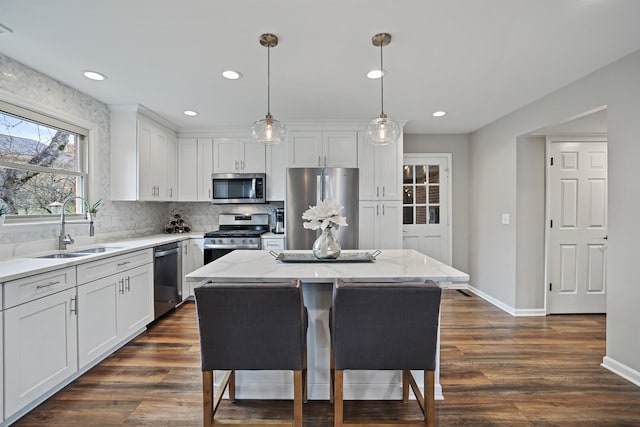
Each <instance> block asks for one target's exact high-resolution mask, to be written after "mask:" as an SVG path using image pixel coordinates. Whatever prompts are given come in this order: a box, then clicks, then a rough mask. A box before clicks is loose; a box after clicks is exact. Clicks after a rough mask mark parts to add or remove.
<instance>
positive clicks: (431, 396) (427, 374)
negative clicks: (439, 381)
mask: <svg viewBox="0 0 640 427" xmlns="http://www.w3.org/2000/svg"><path fill="white" fill-rule="evenodd" d="M435 383H436V382H435V373H434V371H426V370H425V371H424V400H425V406H426V409H427V410H426V413H425V417H424V419H425V425H427V426H429V427H435V425H436V400H435V385H436V384H435Z"/></svg>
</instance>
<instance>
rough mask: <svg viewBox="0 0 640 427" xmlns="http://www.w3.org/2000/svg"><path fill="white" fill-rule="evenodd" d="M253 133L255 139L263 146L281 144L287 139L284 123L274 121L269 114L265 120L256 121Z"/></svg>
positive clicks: (252, 127) (252, 129)
mask: <svg viewBox="0 0 640 427" xmlns="http://www.w3.org/2000/svg"><path fill="white" fill-rule="evenodd" d="M251 133H252V134H253V139H254V140H255V141H256V142H257V143H258V144H263V145H274V144H280V143H281V142H283V141H284V140H285V138H286V137H287V129H286V128H285V126H284V123H282V122H280V121H278V120H276V119H274V118H273V117H272V116H271V114H267V116H266V117H265V118H264V119H260V120H256V121H255V122H254V123H253V126H251Z"/></svg>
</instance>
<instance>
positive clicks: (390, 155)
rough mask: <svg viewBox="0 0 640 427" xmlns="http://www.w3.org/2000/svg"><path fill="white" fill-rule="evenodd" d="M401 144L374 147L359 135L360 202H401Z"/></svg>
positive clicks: (361, 134) (362, 134) (400, 141)
mask: <svg viewBox="0 0 640 427" xmlns="http://www.w3.org/2000/svg"><path fill="white" fill-rule="evenodd" d="M402 142H403V141H402V136H400V139H399V140H398V142H396V143H395V144H389V145H383V146H374V145H372V144H370V143H369V142H367V141H366V140H365V138H364V133H359V135H358V166H359V168H360V200H402V156H403V153H402V150H403V143H402Z"/></svg>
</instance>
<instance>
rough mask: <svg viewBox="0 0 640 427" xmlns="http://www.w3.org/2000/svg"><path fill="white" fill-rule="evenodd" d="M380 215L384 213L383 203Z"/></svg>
mask: <svg viewBox="0 0 640 427" xmlns="http://www.w3.org/2000/svg"><path fill="white" fill-rule="evenodd" d="M382 215H384V205H382Z"/></svg>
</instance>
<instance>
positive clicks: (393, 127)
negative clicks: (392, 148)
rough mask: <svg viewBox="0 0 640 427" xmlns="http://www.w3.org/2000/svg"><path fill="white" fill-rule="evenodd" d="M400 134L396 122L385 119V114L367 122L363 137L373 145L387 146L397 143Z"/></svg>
mask: <svg viewBox="0 0 640 427" xmlns="http://www.w3.org/2000/svg"><path fill="white" fill-rule="evenodd" d="M400 133H401V129H400V125H399V124H398V122H396V121H394V120H391V119H389V118H387V115H386V114H380V117H378V118H376V119H373V120H371V121H370V122H369V126H367V130H366V134H365V136H366V139H367V141H369V142H370V143H371V144H373V145H388V144H393V143H395V142H396V141H398V138H400Z"/></svg>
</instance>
